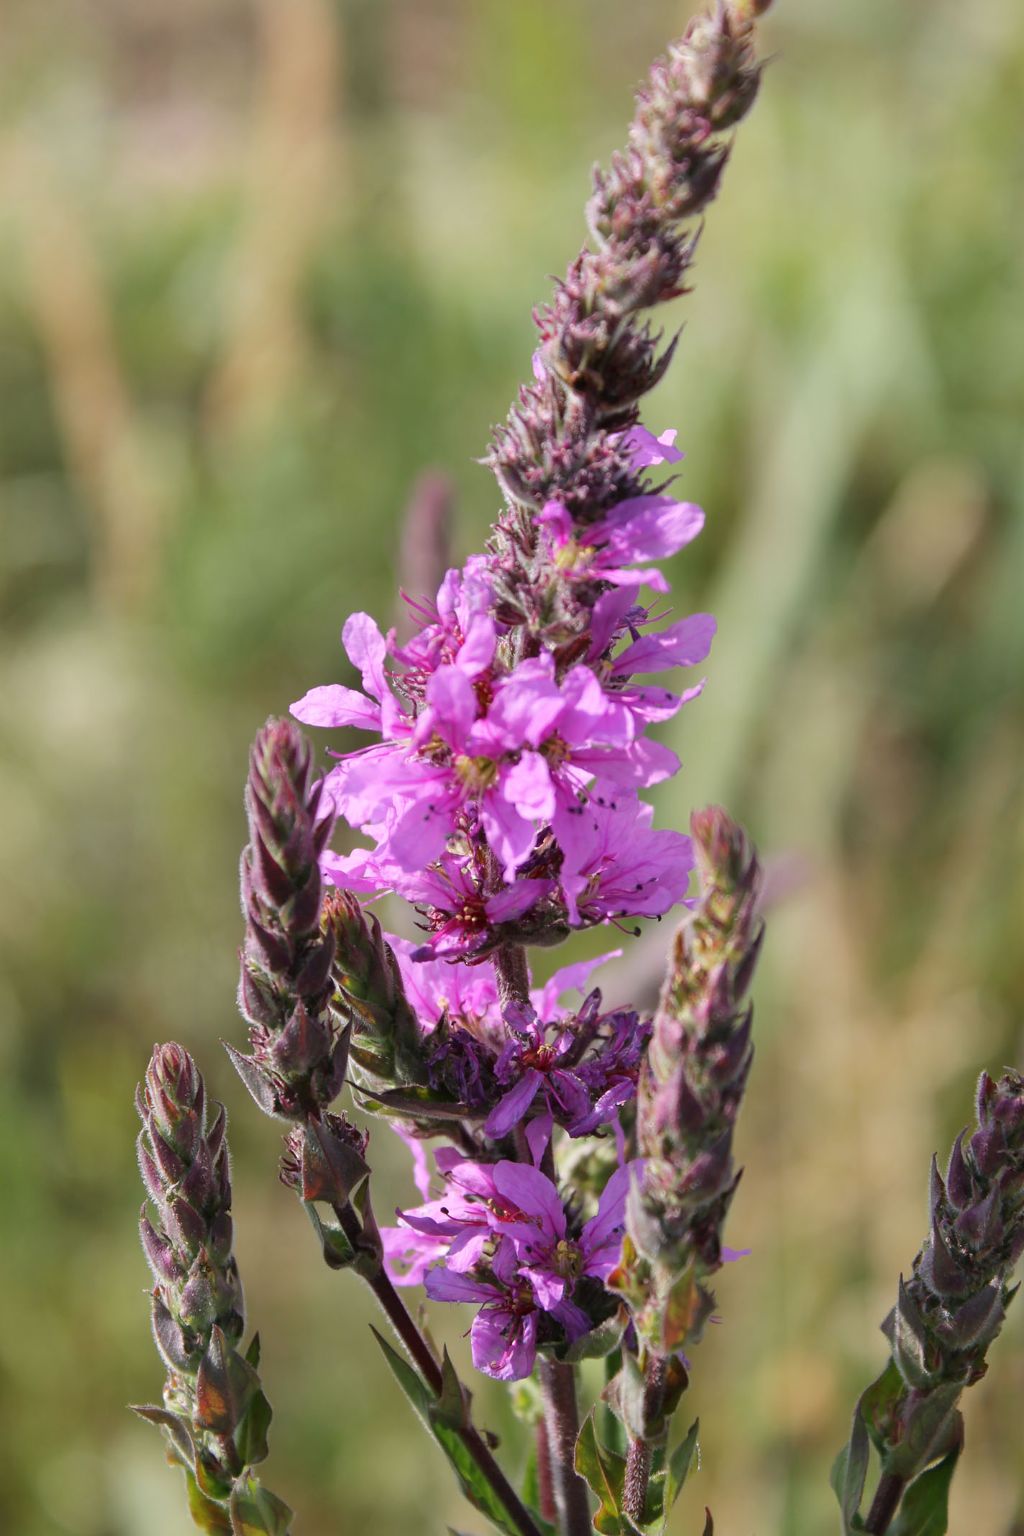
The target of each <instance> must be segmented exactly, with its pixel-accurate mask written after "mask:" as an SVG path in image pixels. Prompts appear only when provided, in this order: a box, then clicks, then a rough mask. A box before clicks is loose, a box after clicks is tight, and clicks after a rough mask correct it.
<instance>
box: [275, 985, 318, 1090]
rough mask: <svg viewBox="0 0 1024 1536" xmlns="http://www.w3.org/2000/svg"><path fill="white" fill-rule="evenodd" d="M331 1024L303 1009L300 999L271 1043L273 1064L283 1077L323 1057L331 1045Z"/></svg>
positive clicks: (307, 1068)
mask: <svg viewBox="0 0 1024 1536" xmlns="http://www.w3.org/2000/svg"><path fill="white" fill-rule="evenodd" d="M331 1044H332V1031H331V1026H330V1025H329V1024H328V1023H327V1022H326V1021H325V1020H324V1019H320V1018H316V1017H314V1016H311V1015H310V1014H309V1013H307V1011H306V1009H305V1007H304V1005H303V1004H302V1003H301V1002H300V1003H298V1004H297V1005H296V1007H295V1008H294V1009H293V1011H292V1015H291V1018H290V1019H289V1020H288V1023H287V1024H286V1025H285V1027H284V1029H283V1030H282V1031H281V1033H280V1035H278V1037H277V1039H276V1040H275V1041H274V1043H273V1045H272V1047H271V1057H272V1059H273V1062H274V1066H275V1068H276V1069H277V1071H278V1072H280V1074H281V1075H282V1076H283V1077H299V1076H302V1075H304V1074H305V1073H308V1072H309V1071H311V1070H312V1068H313V1067H315V1066H316V1065H317V1064H318V1063H319V1062H321V1061H323V1060H324V1058H325V1057H326V1056H327V1054H328V1052H329V1051H330V1049H331Z"/></svg>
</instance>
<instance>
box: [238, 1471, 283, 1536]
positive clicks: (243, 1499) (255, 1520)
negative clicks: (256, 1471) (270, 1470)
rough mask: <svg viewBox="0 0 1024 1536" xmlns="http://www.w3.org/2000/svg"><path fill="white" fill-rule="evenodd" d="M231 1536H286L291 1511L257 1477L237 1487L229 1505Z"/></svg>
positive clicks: (248, 1479)
mask: <svg viewBox="0 0 1024 1536" xmlns="http://www.w3.org/2000/svg"><path fill="white" fill-rule="evenodd" d="M229 1509H230V1512H231V1536H287V1532H288V1530H289V1529H290V1527H291V1519H292V1512H291V1510H290V1509H289V1508H288V1505H287V1504H286V1503H285V1502H284V1500H283V1499H279V1498H278V1497H277V1494H276V1493H271V1491H270V1489H269V1488H264V1486H263V1484H262V1483H261V1482H259V1481H258V1479H257V1478H255V1477H247V1478H245V1479H244V1480H243V1481H240V1482H238V1483H236V1484H235V1487H234V1488H233V1489H232V1492H231V1502H230V1505H229Z"/></svg>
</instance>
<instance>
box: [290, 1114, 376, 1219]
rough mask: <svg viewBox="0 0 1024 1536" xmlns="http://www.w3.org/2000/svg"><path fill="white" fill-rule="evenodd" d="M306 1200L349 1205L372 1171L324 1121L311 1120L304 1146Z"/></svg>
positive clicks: (353, 1148) (352, 1148) (302, 1161)
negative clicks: (356, 1190)
mask: <svg viewBox="0 0 1024 1536" xmlns="http://www.w3.org/2000/svg"><path fill="white" fill-rule="evenodd" d="M301 1166H302V1198H303V1200H305V1201H306V1202H307V1203H308V1202H309V1201H312V1200H323V1201H325V1202H326V1203H327V1204H328V1205H347V1204H348V1202H349V1200H350V1199H351V1197H352V1192H353V1190H355V1189H356V1188H357V1187H358V1186H359V1185H360V1184H361V1183H362V1182H363V1180H364V1179H365V1178H366V1175H367V1174H368V1173H369V1171H370V1170H369V1168H368V1167H367V1166H366V1164H365V1163H364V1161H363V1159H362V1158H361V1157H360V1155H359V1153H358V1152H357V1151H356V1149H355V1147H352V1146H350V1145H349V1144H348V1142H346V1141H343V1140H342V1139H341V1137H340V1136H336V1135H334V1133H333V1132H332V1131H331V1130H330V1129H329V1128H328V1127H327V1126H326V1125H324V1124H323V1123H322V1122H321V1121H318V1120H311V1121H310V1122H309V1124H308V1125H307V1126H306V1134H305V1137H304V1140H303V1143H302V1160H301Z"/></svg>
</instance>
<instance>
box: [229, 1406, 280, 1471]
mask: <svg viewBox="0 0 1024 1536" xmlns="http://www.w3.org/2000/svg"><path fill="white" fill-rule="evenodd" d="M273 1417H274V1410H273V1409H272V1408H271V1406H270V1404H269V1402H268V1401H267V1397H266V1394H265V1393H264V1392H262V1391H259V1392H257V1393H256V1396H255V1397H254V1398H253V1400H252V1402H251V1403H250V1404H249V1406H248V1408H247V1409H246V1411H245V1417H244V1418H243V1419H242V1422H241V1424H239V1426H238V1428H237V1429H236V1430H235V1449H236V1450H237V1451H238V1454H239V1456H240V1457H241V1458H242V1461H243V1463H244V1464H245V1465H246V1466H247V1467H254V1466H255V1465H256V1463H257V1462H260V1461H264V1460H265V1459H266V1457H267V1455H268V1453H269V1450H270V1447H269V1445H268V1444H267V1431H268V1429H269V1428H270V1421H271V1419H272V1418H273Z"/></svg>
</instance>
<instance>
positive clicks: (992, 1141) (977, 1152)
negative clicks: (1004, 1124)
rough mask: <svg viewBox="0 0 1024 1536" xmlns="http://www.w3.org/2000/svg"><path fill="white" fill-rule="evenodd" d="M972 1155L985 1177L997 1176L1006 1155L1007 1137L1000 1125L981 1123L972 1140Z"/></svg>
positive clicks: (979, 1170)
mask: <svg viewBox="0 0 1024 1536" xmlns="http://www.w3.org/2000/svg"><path fill="white" fill-rule="evenodd" d="M970 1148H971V1156H972V1157H973V1159H974V1164H975V1167H976V1168H977V1170H978V1172H979V1173H980V1175H981V1176H982V1178H983V1179H992V1178H995V1176H996V1174H997V1173H998V1172H999V1169H1000V1168H1001V1166H1002V1163H1003V1158H1004V1157H1005V1155H1006V1139H1005V1137H1004V1136H1003V1132H1002V1129H1001V1127H1000V1126H998V1125H992V1124H988V1125H979V1127H978V1129H977V1130H976V1131H975V1133H974V1135H973V1136H972V1137H971V1141H970Z"/></svg>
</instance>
